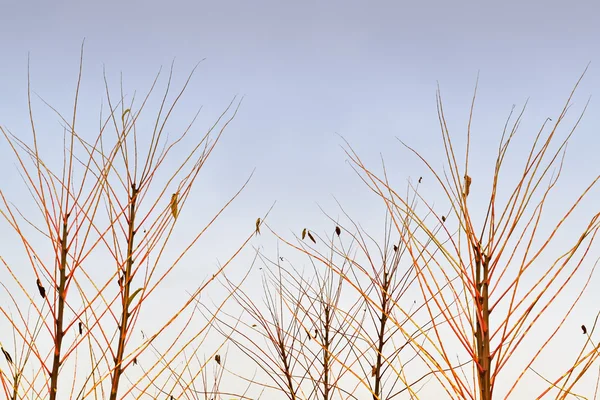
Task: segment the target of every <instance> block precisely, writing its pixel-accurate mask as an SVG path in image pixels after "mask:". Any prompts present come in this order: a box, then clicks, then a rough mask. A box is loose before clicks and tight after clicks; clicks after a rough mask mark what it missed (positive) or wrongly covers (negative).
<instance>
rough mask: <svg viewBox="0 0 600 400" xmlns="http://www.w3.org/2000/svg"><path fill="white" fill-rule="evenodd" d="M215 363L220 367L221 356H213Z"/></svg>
mask: <svg viewBox="0 0 600 400" xmlns="http://www.w3.org/2000/svg"><path fill="white" fill-rule="evenodd" d="M215 361H216V362H217V364H219V365H221V356H220V355H219V354H217V355H215Z"/></svg>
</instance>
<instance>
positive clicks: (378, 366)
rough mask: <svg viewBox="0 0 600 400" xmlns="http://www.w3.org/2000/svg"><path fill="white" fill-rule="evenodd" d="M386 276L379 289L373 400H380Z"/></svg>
mask: <svg viewBox="0 0 600 400" xmlns="http://www.w3.org/2000/svg"><path fill="white" fill-rule="evenodd" d="M388 290H389V282H388V274H387V272H384V273H383V285H382V288H381V296H382V297H381V317H380V318H379V333H378V335H377V357H376V360H375V370H374V375H375V387H374V388H373V400H380V399H381V391H382V387H381V364H382V362H383V345H384V344H385V326H386V324H387V320H388V313H387V306H388V297H389V294H388Z"/></svg>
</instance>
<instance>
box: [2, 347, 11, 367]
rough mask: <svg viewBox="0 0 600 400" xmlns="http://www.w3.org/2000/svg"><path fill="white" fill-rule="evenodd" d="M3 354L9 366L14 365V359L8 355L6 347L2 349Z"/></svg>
mask: <svg viewBox="0 0 600 400" xmlns="http://www.w3.org/2000/svg"><path fill="white" fill-rule="evenodd" d="M2 353H4V358H6V361H7V362H8V363H9V364H12V363H13V359H12V357H11V356H10V354H8V351H6V350H4V347H2Z"/></svg>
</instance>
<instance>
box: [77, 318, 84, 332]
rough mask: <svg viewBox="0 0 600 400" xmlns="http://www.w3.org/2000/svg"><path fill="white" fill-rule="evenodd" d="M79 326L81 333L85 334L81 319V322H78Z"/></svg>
mask: <svg viewBox="0 0 600 400" xmlns="http://www.w3.org/2000/svg"><path fill="white" fill-rule="evenodd" d="M77 325H78V327H79V334H80V335H83V324H82V323H81V321H79V324H77Z"/></svg>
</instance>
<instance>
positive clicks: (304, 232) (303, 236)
mask: <svg viewBox="0 0 600 400" xmlns="http://www.w3.org/2000/svg"><path fill="white" fill-rule="evenodd" d="M305 237H306V228H304V229H302V240H304V238H305Z"/></svg>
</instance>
